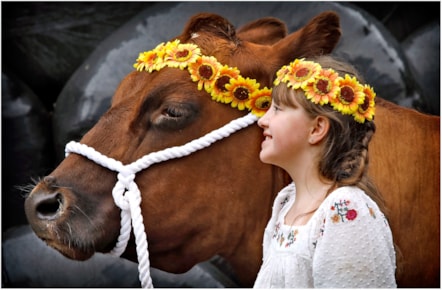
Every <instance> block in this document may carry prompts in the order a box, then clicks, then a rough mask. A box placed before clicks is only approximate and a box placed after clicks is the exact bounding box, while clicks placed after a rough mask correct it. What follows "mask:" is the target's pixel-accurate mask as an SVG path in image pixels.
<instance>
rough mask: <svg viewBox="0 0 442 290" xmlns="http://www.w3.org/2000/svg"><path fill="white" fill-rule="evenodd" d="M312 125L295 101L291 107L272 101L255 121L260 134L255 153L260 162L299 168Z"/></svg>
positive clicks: (311, 121)
mask: <svg viewBox="0 0 442 290" xmlns="http://www.w3.org/2000/svg"><path fill="white" fill-rule="evenodd" d="M312 124H313V119H312V118H311V117H309V116H308V114H307V112H306V111H305V109H304V108H303V107H302V106H301V105H300V104H299V103H298V102H297V100H296V99H295V100H294V106H293V107H292V106H287V105H282V104H280V105H277V104H275V103H274V102H273V103H272V105H271V107H270V109H269V110H268V111H267V113H266V114H265V115H264V116H263V117H261V118H260V119H259V120H258V125H259V126H260V127H261V128H262V129H263V134H264V141H263V142H262V144H261V152H260V154H259V158H260V159H261V161H262V162H264V163H268V164H273V165H276V166H279V167H281V168H284V169H286V170H287V169H288V168H289V166H290V167H292V166H294V165H296V164H300V165H302V160H303V153H304V152H305V150H306V148H308V146H309V142H308V138H309V133H310V132H311V126H312Z"/></svg>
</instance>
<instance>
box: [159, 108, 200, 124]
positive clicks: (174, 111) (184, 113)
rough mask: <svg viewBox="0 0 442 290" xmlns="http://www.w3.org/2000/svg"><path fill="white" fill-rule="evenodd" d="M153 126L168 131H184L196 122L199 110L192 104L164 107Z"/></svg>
mask: <svg viewBox="0 0 442 290" xmlns="http://www.w3.org/2000/svg"><path fill="white" fill-rule="evenodd" d="M158 113H159V114H158V115H157V117H156V118H154V120H153V124H154V125H155V126H157V127H159V128H162V129H166V130H176V129H182V128H184V127H185V126H187V125H188V124H190V123H191V122H192V120H194V118H195V116H196V115H197V110H196V109H195V108H194V106H192V105H190V104H167V105H163V106H162V107H161V108H160V110H159V112H158Z"/></svg>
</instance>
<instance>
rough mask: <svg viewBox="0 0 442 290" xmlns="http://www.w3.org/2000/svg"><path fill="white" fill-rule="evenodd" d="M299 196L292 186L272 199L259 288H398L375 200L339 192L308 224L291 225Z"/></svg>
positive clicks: (383, 222) (390, 245) (393, 257)
mask: <svg viewBox="0 0 442 290" xmlns="http://www.w3.org/2000/svg"><path fill="white" fill-rule="evenodd" d="M295 197H296V190H295V185H294V184H293V183H291V184H290V185H288V186H287V187H285V188H284V189H282V190H281V191H280V192H279V193H278V196H277V197H276V199H275V201H274V204H273V211H272V217H271V218H270V221H269V223H268V224H267V227H266V229H265V232H264V242H263V247H264V248H263V255H264V256H263V264H262V266H261V269H260V271H259V273H258V276H257V279H256V281H255V285H254V287H255V288H312V287H323V288H347V287H351V288H394V287H396V280H395V270H396V255H395V251H394V247H393V240H392V234H391V230H390V227H389V225H388V222H387V220H386V219H385V217H384V215H383V213H382V212H381V211H380V210H379V208H378V206H377V205H376V203H375V202H374V201H373V200H372V199H371V198H369V197H368V196H367V195H366V194H365V193H364V192H363V191H362V190H360V189H359V188H357V187H341V188H338V189H336V190H335V191H334V192H332V193H331V194H330V195H329V196H328V197H327V198H326V199H325V200H324V202H323V203H322V204H321V206H320V207H319V208H318V210H317V211H316V212H315V213H314V214H313V216H312V217H311V219H310V220H309V221H308V223H307V224H306V225H303V226H293V227H291V226H288V225H285V224H284V217H285V215H286V214H287V212H288V210H289V209H290V207H291V205H292V204H293V202H294V200H295Z"/></svg>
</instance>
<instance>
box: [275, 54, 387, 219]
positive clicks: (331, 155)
mask: <svg viewBox="0 0 442 290" xmlns="http://www.w3.org/2000/svg"><path fill="white" fill-rule="evenodd" d="M310 60H312V61H314V62H316V63H319V64H320V65H321V66H322V67H323V68H331V69H333V70H335V71H336V72H337V73H338V74H339V75H340V76H341V77H344V76H345V74H349V75H350V76H354V77H356V78H357V79H358V81H359V82H360V83H361V84H363V83H364V80H363V79H362V78H361V77H360V76H359V75H358V73H357V71H356V69H355V68H354V67H353V66H351V65H349V64H347V63H344V62H341V61H338V60H337V59H334V58H332V57H330V56H320V57H318V58H314V59H310ZM272 98H273V101H274V102H275V103H276V104H283V105H287V106H294V102H293V100H294V99H295V98H296V101H297V102H298V103H299V104H300V105H301V106H302V107H303V108H304V109H305V110H306V111H307V113H308V114H309V115H310V116H311V117H312V118H314V117H316V116H318V115H321V116H325V117H327V118H328V119H329V120H330V129H329V132H328V134H327V136H326V139H325V146H324V150H323V152H322V156H320V158H319V160H320V161H319V172H320V174H321V176H323V177H324V178H326V179H328V180H331V181H332V182H333V185H332V186H331V187H330V190H329V191H328V194H330V193H331V191H333V190H334V189H335V188H337V187H341V186H357V187H359V188H361V189H362V190H363V191H365V193H366V194H367V195H368V196H370V197H371V198H372V199H373V200H374V201H375V202H376V203H377V204H378V206H379V208H380V209H381V210H382V211H383V212H384V213H386V208H385V202H384V199H383V198H382V195H381V194H380V192H379V191H378V189H377V188H376V186H375V185H374V184H373V182H372V181H371V180H370V178H369V177H368V174H367V171H368V143H369V142H370V140H371V138H372V136H373V134H374V132H375V130H376V126H375V124H374V122H373V121H371V122H369V121H365V122H364V123H362V124H361V123H359V122H356V121H355V120H354V118H353V117H352V116H350V115H343V114H342V113H340V112H338V111H336V110H334V109H333V107H332V106H330V105H329V104H326V105H317V104H314V103H313V102H311V101H310V100H308V99H307V98H306V97H305V95H304V92H303V91H302V90H293V89H292V88H288V87H287V85H286V84H284V83H281V84H279V85H278V86H276V87H275V88H274V89H273V94H272Z"/></svg>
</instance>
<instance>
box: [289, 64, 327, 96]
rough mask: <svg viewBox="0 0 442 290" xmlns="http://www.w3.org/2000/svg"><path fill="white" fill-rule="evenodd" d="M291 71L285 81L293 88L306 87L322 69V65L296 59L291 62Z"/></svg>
mask: <svg viewBox="0 0 442 290" xmlns="http://www.w3.org/2000/svg"><path fill="white" fill-rule="evenodd" d="M289 69H290V71H289V73H287V74H286V76H285V77H284V79H283V81H284V82H286V83H287V86H288V87H292V88H293V89H299V88H304V87H305V86H306V85H307V84H308V83H309V82H311V81H313V80H314V77H315V76H316V75H317V74H318V73H319V71H320V70H321V66H320V65H319V64H317V63H315V62H313V61H306V60H304V59H296V60H295V61H294V62H292V63H291V64H290V68H289Z"/></svg>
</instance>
